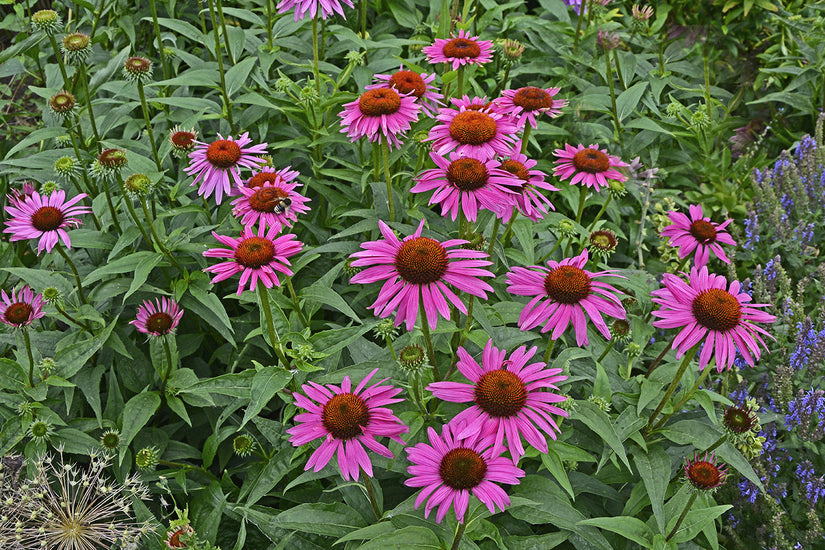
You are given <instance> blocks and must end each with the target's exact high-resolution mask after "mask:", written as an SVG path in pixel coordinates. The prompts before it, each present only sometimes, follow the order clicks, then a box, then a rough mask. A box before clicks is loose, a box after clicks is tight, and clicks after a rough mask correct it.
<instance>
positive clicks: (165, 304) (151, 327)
mask: <svg viewBox="0 0 825 550" xmlns="http://www.w3.org/2000/svg"><path fill="white" fill-rule="evenodd" d="M181 317H183V308H181V307H180V306H179V305H178V303H177V302H176V301H174V300H172V299H171V298H166V297H163V298H155V301H154V303H153V302H152V300H144V301H143V303H142V304H140V305H139V306H138V310H137V318H136V319H135V320H134V321H129V324H130V325H134V326H135V328H136V329H138V331H139V332H142V333H143V334H148V335H149V336H165V335H167V334H174V333H175V329H176V328H177V326H178V323H180V319H181Z"/></svg>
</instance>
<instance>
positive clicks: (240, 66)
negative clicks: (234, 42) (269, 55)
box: [226, 55, 258, 96]
mask: <svg viewBox="0 0 825 550" xmlns="http://www.w3.org/2000/svg"><path fill="white" fill-rule="evenodd" d="M257 60H258V58H257V57H256V56H254V55H253V56H249V57H247V58H246V59H244V60H243V61H241V62H239V63H237V64H235V65H234V66H233V67H232V68H231V69H229V70H228V71H226V93H227V95H229V96H231V95H232V94H234V93H235V92H237V91H238V90H240V89H241V86H243V83H244V82H246V79H247V78H248V77H249V73H250V72H252V68H253V67H254V66H255V62H256V61H257Z"/></svg>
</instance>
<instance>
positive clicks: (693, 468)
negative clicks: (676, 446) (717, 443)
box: [685, 451, 728, 491]
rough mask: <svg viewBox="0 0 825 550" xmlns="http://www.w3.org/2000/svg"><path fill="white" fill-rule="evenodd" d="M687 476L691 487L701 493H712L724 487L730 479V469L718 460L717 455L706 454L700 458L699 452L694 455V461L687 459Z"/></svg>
mask: <svg viewBox="0 0 825 550" xmlns="http://www.w3.org/2000/svg"><path fill="white" fill-rule="evenodd" d="M685 476H687V479H688V481H690V483H691V485H693V486H694V487H696V488H697V489H699V490H700V491H710V490H713V489H716V488H717V487H720V486H722V485H723V484H724V483H725V479H726V478H727V477H728V469H727V467H726V466H725V464H724V463H723V462H718V461H717V460H716V453H711V454H710V456H708V453H705V456H704V457H700V455H699V451H695V452H694V453H693V460H691V459H689V458H686V459H685Z"/></svg>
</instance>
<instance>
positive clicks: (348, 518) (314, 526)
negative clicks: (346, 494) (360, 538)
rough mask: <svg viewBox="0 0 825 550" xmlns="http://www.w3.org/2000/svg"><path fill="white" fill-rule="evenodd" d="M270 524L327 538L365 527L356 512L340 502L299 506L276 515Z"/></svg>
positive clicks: (341, 535) (340, 535)
mask: <svg viewBox="0 0 825 550" xmlns="http://www.w3.org/2000/svg"><path fill="white" fill-rule="evenodd" d="M272 523H274V524H275V525H277V526H278V527H281V528H283V529H293V530H295V531H302V532H304V533H314V534H316V535H326V536H329V537H343V536H344V535H346V534H347V533H349V532H350V531H352V530H354V529H357V528H359V527H364V526H365V525H366V523H365V522H364V518H362V517H361V515H360V514H359V513H358V512H356V511H355V510H354V509H353V508H350V507H349V506H347V505H346V504H343V503H341V502H333V503H330V504H322V503H315V502H313V503H307V504H299V505H298V506H295V507H294V508H290V509H289V510H284V511H283V512H281V513H280V514H278V516H277V517H276V518H275V519H274V520H273V522H272Z"/></svg>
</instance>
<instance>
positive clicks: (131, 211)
mask: <svg viewBox="0 0 825 550" xmlns="http://www.w3.org/2000/svg"><path fill="white" fill-rule="evenodd" d="M115 179H116V180H117V184H118V186H119V187H120V193H121V195H123V202H125V203H126V209H127V210H128V211H129V215H130V216H132V220H133V221H134V222H135V225H136V226H137V228H138V229H139V230H140V234H141V235H143V239H144V240H145V241H146V244H148V245H149V246H152V239H151V238H150V237H149V234H148V233H146V230H145V229H144V228H143V224H142V223H140V220H139V219H138V216H137V212H135V208H134V207H133V206H132V201H131V199H130V198H129V195H128V194H127V193H126V186H125V185H124V183H123V177H122V176H121V175H120V172H117V173H116V174H115ZM150 223H151V221H150Z"/></svg>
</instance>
